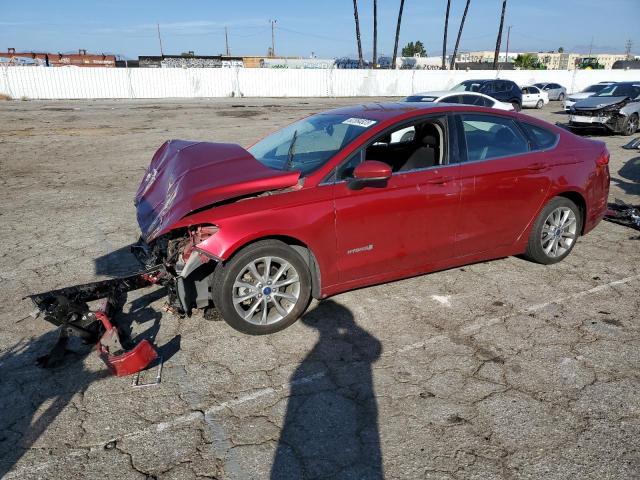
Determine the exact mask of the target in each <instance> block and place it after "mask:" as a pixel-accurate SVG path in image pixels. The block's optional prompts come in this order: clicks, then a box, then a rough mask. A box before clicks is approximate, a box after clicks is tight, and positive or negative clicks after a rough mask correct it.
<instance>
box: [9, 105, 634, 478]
mask: <svg viewBox="0 0 640 480" xmlns="http://www.w3.org/2000/svg"><path fill="white" fill-rule="evenodd" d="M367 100H370V99H367ZM361 101H362V100H361V99H212V100H139V101H57V102H54V101H50V102H46V101H39V102H35V101H32V102H20V101H12V102H0V119H1V120H2V125H3V129H2V131H0V168H1V171H2V175H1V178H0V182H1V183H2V188H1V189H0V195H1V202H0V222H1V223H2V226H3V229H2V230H1V231H0V241H1V243H2V245H3V246H4V248H3V250H2V252H1V253H0V262H1V266H2V268H1V269H0V280H1V281H2V290H1V291H0V305H1V306H0V477H3V478H6V479H30V478H34V479H35V478H38V479H39V478H48V479H56V478H60V479H73V478H87V477H96V476H99V477H100V478H117V479H119V480H120V479H138V478H141V479H144V478H158V479H202V478H210V479H212V478H215V479H263V478H272V479H298V478H340V479H375V478H387V479H401V478H402V479H406V478H422V479H442V480H444V479H483V480H486V479H539V478H545V479H574V478H581V479H604V478H607V479H629V478H637V477H638V476H640V451H639V447H638V445H639V443H638V438H639V437H640V388H639V387H640V318H639V317H640V314H639V313H638V312H639V311H640V297H639V296H638V289H639V288H640V249H639V248H638V247H639V246H640V242H639V240H640V235H638V232H637V231H634V230H631V229H627V228H625V227H622V226H618V225H614V224H611V223H607V222H602V223H601V224H600V225H599V226H598V227H597V228H596V230H595V231H594V232H592V233H590V234H589V235H587V236H586V237H583V238H581V239H580V240H579V242H578V244H577V246H576V248H575V249H574V251H573V253H572V254H571V255H570V256H569V257H568V258H567V259H566V260H565V261H563V262H561V263H559V264H557V265H553V266H542V265H536V264H533V263H529V262H527V261H525V260H522V259H520V258H515V257H511V258H505V259H501V260H496V261H492V262H484V263H478V264H474V265H469V266H465V267H462V268H455V269H451V270H448V271H444V272H438V273H434V274H430V275H425V276H421V277H415V278H410V279H407V280H403V281H398V282H393V283H389V284H384V285H378V286H375V287H371V288H365V289H361V290H356V291H353V292H349V293H345V294H342V295H338V296H335V297H333V298H330V299H328V300H325V301H323V302H320V303H318V302H314V303H312V305H311V306H310V309H309V311H308V312H307V314H306V315H305V316H304V317H303V319H302V320H301V321H299V322H297V323H296V324H295V325H293V326H292V327H290V328H288V329H286V330H285V331H283V332H280V333H278V334H275V335H271V336H263V337H250V336H246V335H243V334H240V333H238V332H236V331H234V330H232V329H231V328H230V327H228V326H227V325H226V324H225V323H224V322H220V321H206V320H204V319H203V318H202V317H201V316H200V315H196V316H194V317H192V318H185V319H178V318H175V317H173V316H171V315H170V314H167V313H165V312H163V310H162V304H163V300H162V292H159V293H158V292H155V291H154V290H153V289H147V290H142V291H140V292H135V294H130V295H129V303H128V304H127V305H126V307H125V313H126V315H124V316H123V317H122V318H123V321H126V322H130V323H131V330H132V332H133V335H134V336H135V335H140V336H146V337H149V338H152V339H154V341H155V343H156V344H157V345H159V347H160V350H161V352H162V354H163V356H164V358H165V363H164V368H163V372H162V383H161V384H160V385H157V386H152V387H146V388H139V389H136V388H132V387H131V378H129V377H124V378H116V377H112V376H110V375H108V374H107V373H106V371H105V367H104V365H103V364H102V363H101V361H100V360H99V359H98V357H97V356H96V354H95V352H93V351H91V349H90V348H88V347H86V346H83V345H81V344H80V343H79V342H75V343H72V344H71V348H72V350H74V352H75V354H73V355H71V356H69V357H67V358H66V360H65V363H64V365H62V366H61V367H58V368H56V369H54V370H42V369H40V368H38V367H36V366H35V360H36V358H37V357H38V356H40V355H43V354H44V353H45V352H46V350H47V347H48V346H49V345H51V344H52V343H53V342H54V340H55V335H54V332H53V330H52V328H51V326H50V325H48V324H46V323H45V322H44V321H42V320H41V319H38V320H33V319H32V318H31V317H29V316H28V314H29V312H31V311H32V310H33V307H32V306H31V305H30V304H29V303H28V302H27V301H24V300H22V298H23V297H24V295H27V294H29V293H36V292H39V291H44V290H49V289H52V288H58V287H62V286H67V285H70V284H75V283H80V282H87V281H92V280H94V279H98V278H107V277H110V276H116V275H122V274H125V273H127V272H130V271H131V269H132V268H134V266H135V264H134V262H133V261H132V258H131V256H130V255H129V254H128V253H127V245H129V244H130V243H132V242H133V241H135V240H136V238H137V227H136V221H135V211H134V207H133V202H132V199H133V195H134V192H135V190H136V188H137V185H138V182H139V180H140V178H141V177H142V175H143V172H144V169H145V168H146V166H147V164H148V162H149V161H150V159H151V156H152V155H153V152H154V151H155V149H156V148H157V147H158V146H160V145H161V144H162V142H163V141H164V140H166V139H168V138H183V139H205V140H216V141H228V142H236V143H240V144H241V145H243V146H247V145H250V144H251V143H253V142H254V141H256V140H257V139H259V138H260V137H261V136H263V135H264V134H266V133H268V132H269V131H272V130H274V129H276V128H278V127H280V126H283V125H285V124H287V123H290V122H291V121H293V120H295V119H297V118H299V117H301V116H303V115H306V114H309V113H312V112H316V111H320V110H323V109H327V108H331V107H334V106H339V105H345V104H349V103H357V102H361ZM558 109H559V105H558V103H557V102H551V104H549V105H547V106H546V107H545V109H544V110H541V111H537V110H528V111H526V113H529V114H531V115H534V116H541V117H543V118H545V119H547V120H550V121H552V122H555V121H558V120H561V121H562V120H564V118H565V117H564V115H563V114H559V113H557V112H556V110H558ZM598 138H602V139H603V140H605V141H606V142H607V145H608V147H609V150H610V151H611V154H612V156H611V165H610V167H611V174H612V183H611V188H612V190H611V198H612V199H613V198H614V197H618V198H622V199H625V200H626V201H628V202H631V203H636V204H637V203H640V202H639V200H638V198H639V197H638V195H639V194H640V183H639V182H640V154H638V153H637V152H636V153H634V152H632V151H628V150H623V149H621V148H620V147H621V146H622V145H624V144H625V143H626V142H627V141H628V138H627V137H621V136H609V135H603V136H601V137H598ZM154 376H155V370H153V369H152V370H149V371H147V372H145V374H144V375H143V378H142V380H143V381H150V380H153V378H154Z"/></svg>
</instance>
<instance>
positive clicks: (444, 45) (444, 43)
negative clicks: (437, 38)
mask: <svg viewBox="0 0 640 480" xmlns="http://www.w3.org/2000/svg"><path fill="white" fill-rule="evenodd" d="M450 8H451V0H447V13H446V14H445V16H444V38H443V39H442V70H444V69H445V68H447V64H446V63H445V62H446V59H445V58H446V56H447V31H448V30H449V9H450Z"/></svg>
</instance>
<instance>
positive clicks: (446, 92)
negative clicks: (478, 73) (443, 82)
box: [407, 90, 476, 97]
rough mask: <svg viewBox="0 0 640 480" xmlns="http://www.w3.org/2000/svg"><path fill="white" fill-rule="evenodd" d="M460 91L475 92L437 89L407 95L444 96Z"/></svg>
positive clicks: (457, 93)
mask: <svg viewBox="0 0 640 480" xmlns="http://www.w3.org/2000/svg"><path fill="white" fill-rule="evenodd" d="M461 93H473V94H475V93H476V92H458V91H457V90H437V91H434V92H418V93H412V94H411V95H407V96H408V97H444V96H446V95H460V94H461Z"/></svg>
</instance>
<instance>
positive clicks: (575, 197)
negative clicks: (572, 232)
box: [558, 192, 587, 235]
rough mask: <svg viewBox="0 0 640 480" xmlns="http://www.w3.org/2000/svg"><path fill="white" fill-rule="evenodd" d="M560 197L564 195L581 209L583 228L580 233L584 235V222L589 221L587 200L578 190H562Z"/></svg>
mask: <svg viewBox="0 0 640 480" xmlns="http://www.w3.org/2000/svg"><path fill="white" fill-rule="evenodd" d="M558 197H564V198H567V199H569V200H571V201H572V202H573V203H575V204H576V205H577V206H578V208H579V209H580V214H581V216H582V230H581V231H580V235H582V233H583V232H584V224H585V223H586V222H587V202H585V200H584V197H583V196H582V195H580V194H579V193H578V192H562V193H559V194H558Z"/></svg>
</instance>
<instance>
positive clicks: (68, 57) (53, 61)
mask: <svg viewBox="0 0 640 480" xmlns="http://www.w3.org/2000/svg"><path fill="white" fill-rule="evenodd" d="M0 64H2V65H8V66H34V67H108V68H113V67H115V66H116V57H115V55H104V54H97V53H87V51H86V50H84V49H80V50H78V53H50V52H16V49H15V48H9V49H7V51H6V52H0Z"/></svg>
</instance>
